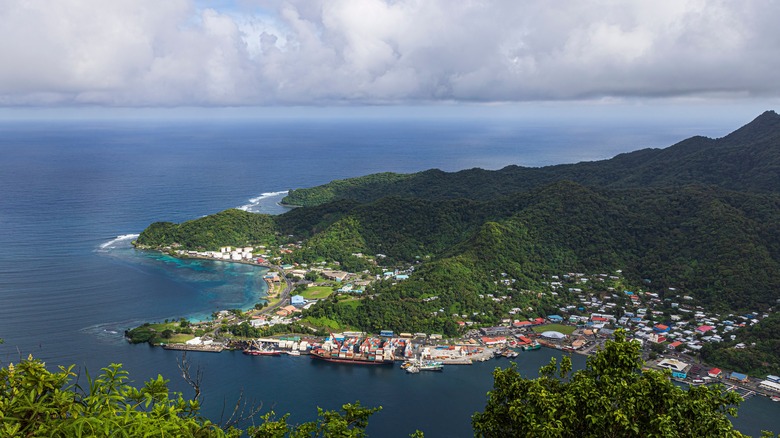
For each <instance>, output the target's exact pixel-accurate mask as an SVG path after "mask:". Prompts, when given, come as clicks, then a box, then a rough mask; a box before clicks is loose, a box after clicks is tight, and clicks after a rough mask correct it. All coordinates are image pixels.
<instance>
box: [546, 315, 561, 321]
mask: <svg viewBox="0 0 780 438" xmlns="http://www.w3.org/2000/svg"><path fill="white" fill-rule="evenodd" d="M547 319H549V320H550V321H552V322H563V317H562V316H560V315H550V316H548V317H547Z"/></svg>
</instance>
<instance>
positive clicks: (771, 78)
mask: <svg viewBox="0 0 780 438" xmlns="http://www.w3.org/2000/svg"><path fill="white" fill-rule="evenodd" d="M779 16H780V2H774V1H772V0H756V1H749V2H737V1H703V0H656V1H636V2H634V1H631V2H624V1H614V0H600V1H580V0H558V1H555V2H542V1H533V0H528V1H518V0H506V1H501V0H496V1H480V0H463V1H451V0H356V1H346V0H288V1H274V0H268V1H252V0H235V1H234V2H225V1H220V2H215V1H207V0H201V1H189V0H166V1H159V0H112V1H105V0H58V1H48V0H6V1H4V2H3V7H2V8H0V39H1V40H2V41H4V43H3V44H2V45H0V60H1V61H2V62H1V63H0V105H2V106H51V105H56V106H65V105H99V106H140V107H144V106H181V105H190V106H242V105H331V104H351V103H355V104H382V103H427V102H438V101H468V102H523V101H545V100H555V101H558V100H588V99H624V98H648V97H649V98H669V97H696V98H705V99H706V98H710V97H717V98H723V97H726V98H753V97H761V98H766V97H770V98H775V97H777V96H778V95H779V94H780V80H778V79H777V76H778V73H777V72H778V71H780V26H777V24H776V17H779Z"/></svg>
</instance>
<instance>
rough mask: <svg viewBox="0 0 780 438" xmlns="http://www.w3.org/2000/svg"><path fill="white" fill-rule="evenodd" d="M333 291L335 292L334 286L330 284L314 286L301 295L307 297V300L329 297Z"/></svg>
mask: <svg viewBox="0 0 780 438" xmlns="http://www.w3.org/2000/svg"><path fill="white" fill-rule="evenodd" d="M332 293H333V288H331V287H330V286H314V287H310V288H308V289H306V291H304V292H302V293H301V296H302V297H304V298H306V299H307V300H319V299H322V298H327V297H328V296H330V294H332Z"/></svg>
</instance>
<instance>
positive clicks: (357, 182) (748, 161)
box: [285, 111, 780, 206]
mask: <svg viewBox="0 0 780 438" xmlns="http://www.w3.org/2000/svg"><path fill="white" fill-rule="evenodd" d="M779 145H780V116H778V115H777V114H776V113H775V112H773V111H767V112H765V113H764V114H762V115H760V116H759V117H758V118H756V119H755V120H754V121H752V122H751V123H749V124H748V125H745V126H743V127H742V128H740V129H738V130H736V131H734V132H733V133H731V134H729V135H727V136H726V137H723V138H720V139H716V140H713V139H709V138H705V137H693V138H690V139H687V140H684V141H682V142H680V143H677V144H675V145H673V146H671V147H668V148H666V149H642V150H639V151H635V152H631V153H626V154H621V155H618V156H616V157H614V158H612V159H610V160H603V161H595V162H585V163H578V164H566V165H557V166H548V167H541V168H528V167H519V166H507V167H505V168H503V169H501V170H496V171H489V170H482V169H468V170H463V171H460V172H453V173H447V172H443V171H441V170H435V169H434V170H428V171H425V172H419V173H416V174H412V175H406V177H404V175H395V176H390V175H392V174H378V175H369V176H365V177H361V178H354V179H348V180H343V181H339V182H338V184H335V183H331V184H326V185H324V186H320V187H314V188H311V189H306V190H303V191H299V190H295V191H292V192H291V194H290V200H289V201H288V200H285V202H290V203H293V204H297V205H307V206H311V205H316V204H322V203H325V202H329V201H332V200H336V199H352V200H356V201H360V202H369V201H373V200H376V199H380V198H383V197H386V196H399V197H403V198H421V199H427V200H440V199H456V198H468V199H482V200H484V199H491V198H498V197H501V196H503V195H505V194H507V193H515V192H522V191H528V190H531V189H533V188H538V187H542V186H545V185H548V184H551V183H553V182H556V181H561V180H569V181H574V182H577V183H579V184H582V185H586V186H591V187H601V188H616V189H618V188H643V187H680V186H684V185H689V184H699V185H716V186H719V187H723V188H726V189H731V190H738V191H750V192H777V191H778V190H780V151H779V150H778V147H779ZM379 181H383V182H381V183H380V182H379ZM323 192H326V193H327V194H328V195H327V196H321V195H320V194H321V193H323ZM293 195H294V198H293ZM293 199H294V202H293Z"/></svg>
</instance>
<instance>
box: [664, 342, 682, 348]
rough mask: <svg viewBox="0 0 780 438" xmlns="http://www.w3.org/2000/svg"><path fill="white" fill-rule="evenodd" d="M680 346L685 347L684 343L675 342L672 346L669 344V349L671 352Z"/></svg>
mask: <svg viewBox="0 0 780 438" xmlns="http://www.w3.org/2000/svg"><path fill="white" fill-rule="evenodd" d="M680 345H683V343H682V342H680V341H674V342H672V343H671V344H669V345H668V348H669V349H670V350H674V349H676V348H677V347H679V346H680Z"/></svg>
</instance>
